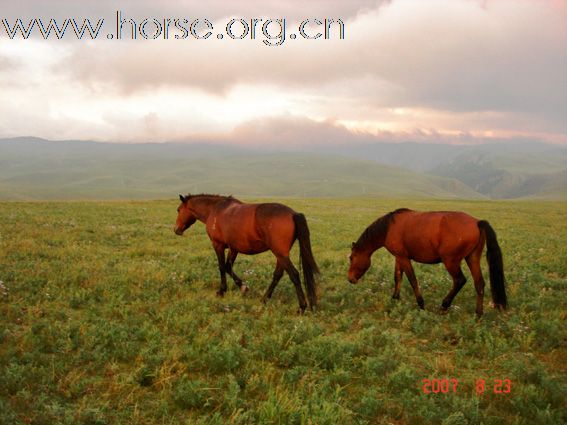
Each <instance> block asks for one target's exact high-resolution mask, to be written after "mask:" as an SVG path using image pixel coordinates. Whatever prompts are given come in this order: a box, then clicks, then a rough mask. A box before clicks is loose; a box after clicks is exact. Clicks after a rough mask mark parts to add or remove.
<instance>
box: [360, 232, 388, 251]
mask: <svg viewBox="0 0 567 425" xmlns="http://www.w3.org/2000/svg"><path fill="white" fill-rule="evenodd" d="M386 234H387V232H385V233H383V234H378V235H374V236H373V237H369V238H368V239H367V240H366V241H365V242H364V244H363V249H364V250H365V251H367V252H368V253H369V254H370V255H372V254H373V253H374V252H375V251H376V250H378V249H380V248H382V247H383V246H384V243H385V241H386Z"/></svg>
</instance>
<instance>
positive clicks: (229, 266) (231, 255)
mask: <svg viewBox="0 0 567 425" xmlns="http://www.w3.org/2000/svg"><path fill="white" fill-rule="evenodd" d="M237 255H238V251H235V250H233V249H229V251H228V259H227V260H226V272H227V273H228V274H229V275H230V276H231V277H232V280H234V283H235V284H236V286H238V287H239V288H240V292H242V293H243V294H244V293H245V292H247V291H248V286H246V284H243V283H242V279H240V278H239V277H238V276H237V275H236V273H234V269H233V266H234V262H235V261H236V256H237Z"/></svg>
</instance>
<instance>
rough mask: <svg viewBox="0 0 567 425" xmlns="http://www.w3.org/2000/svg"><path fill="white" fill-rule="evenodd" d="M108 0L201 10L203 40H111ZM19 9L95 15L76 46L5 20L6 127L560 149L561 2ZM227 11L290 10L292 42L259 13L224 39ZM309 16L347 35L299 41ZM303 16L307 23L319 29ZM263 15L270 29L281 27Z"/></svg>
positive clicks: (0, 70)
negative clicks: (268, 37) (94, 32)
mask: <svg viewBox="0 0 567 425" xmlns="http://www.w3.org/2000/svg"><path fill="white" fill-rule="evenodd" d="M117 10H120V11H121V12H122V16H123V18H124V19H130V18H131V19H135V20H136V22H137V23H140V22H142V21H143V19H144V18H149V19H150V20H151V19H153V18H155V19H157V20H158V21H163V20H164V19H167V18H170V19H172V20H173V19H175V18H180V19H183V18H186V19H188V20H189V21H191V20H193V19H196V18H201V19H204V18H206V19H208V20H209V21H210V22H211V23H212V25H213V27H214V30H213V31H212V36H211V37H209V38H208V39H206V40H197V39H194V38H191V37H187V38H185V39H175V38H174V36H173V32H172V33H171V34H170V36H169V39H167V40H166V39H163V38H164V37H163V33H162V34H161V35H160V36H159V38H158V39H156V40H152V39H147V40H146V39H143V37H142V36H141V35H140V34H138V38H137V39H136V40H127V39H124V38H127V37H124V35H126V36H128V35H129V33H128V29H126V31H123V39H122V40H116V39H115V38H114V39H108V37H107V35H108V34H110V33H113V32H114V33H115V26H116V25H115V20H116V16H115V14H116V11H117ZM17 18H21V19H22V20H23V21H24V23H26V25H27V23H28V22H29V20H30V19H34V18H42V19H43V20H44V21H45V22H48V21H49V19H50V18H56V19H59V20H60V22H62V21H63V20H64V19H66V18H75V19H76V20H77V21H80V22H82V20H83V19H84V18H90V19H91V20H92V21H93V22H96V21H97V20H98V19H100V18H104V19H105V22H104V26H103V27H102V30H101V35H100V36H99V38H98V39H96V40H80V41H77V40H74V39H73V38H74V37H75V36H74V34H73V32H72V31H71V30H70V29H68V31H67V32H66V34H65V37H63V39H61V40H58V39H56V38H54V37H53V36H52V37H51V38H49V39H48V40H44V39H42V38H41V36H40V35H39V33H38V32H37V31H36V32H35V33H33V34H34V35H32V36H31V37H30V38H29V39H26V40H23V39H21V37H18V36H16V37H15V38H14V39H10V38H9V37H8V35H7V33H6V30H5V24H4V23H2V24H0V90H1V91H0V100H1V102H0V138H4V137H16V136H36V137H43V138H47V139H55V140H61V139H83V140H98V141H105V142H166V141H183V142H193V141H199V142H201V141H210V142H222V143H233V144H243V145H262V144H265V145H278V146H279V145H286V146H301V145H309V144H316V143H319V144H324V143H353V142H356V141H360V140H365V141H386V142H402V141H417V142H432V143H484V142H505V141H509V140H514V141H515V140H537V141H543V142H549V143H559V144H567V1H565V0H354V1H349V2H345V1H342V0H330V1H323V0H315V1H296V0H289V1H287V2H281V1H275V0H263V1H256V0H243V1H238V2H235V1H220V0H216V1H214V0H213V1H208V2H203V1H189V0H177V1H161V2H155V1H148V0H137V1H134V0H131V1H118V2H117V1H110V0H102V1H97V2H86V1H85V2H76V1H64V0H55V1H50V2H45V1H41V0H33V1H26V0H22V1H19V2H10V4H9V5H8V6H4V5H2V7H1V8H0V19H6V21H7V22H8V23H9V24H10V25H13V24H14V23H15V21H16V19H17ZM233 18H237V19H240V18H242V19H245V20H250V19H251V18H257V19H263V21H262V22H265V21H266V20H267V19H278V18H285V19H286V39H285V40H284V41H283V43H282V44H281V45H279V46H267V45H266V44H265V43H264V40H265V38H264V36H263V35H262V33H261V25H262V22H260V24H259V25H258V27H257V37H256V39H255V40H252V39H250V34H249V35H248V37H246V38H244V39H241V40H240V39H234V40H233V39H230V38H229V37H228V36H227V35H226V32H225V29H224V28H225V25H226V24H227V23H228V22H229V21H230V20H231V19H233ZM307 18H310V19H314V18H319V19H321V20H322V19H325V18H334V19H341V20H342V22H343V23H344V39H340V38H339V34H338V25H335V26H334V27H332V31H331V34H330V38H329V39H327V40H325V39H324V38H323V37H320V38H318V39H314V40H308V39H303V38H302V37H301V36H299V34H300V33H299V30H298V26H299V23H300V22H301V21H302V20H304V19H307ZM310 22H311V23H310V24H309V25H308V26H306V28H307V30H306V31H307V33H308V34H316V33H317V31H319V27H316V26H315V25H314V24H313V21H310ZM270 25H271V26H270V27H269V28H270V29H271V34H277V32H278V31H277V30H278V29H279V27H278V24H277V22H274V23H272V24H270ZM126 28H129V27H126ZM146 28H149V30H148V32H149V33H150V34H151V33H152V28H157V27H156V26H153V27H152V24H149V25H148V26H147V27H146ZM233 28H234V29H235V30H234V32H235V33H238V32H239V30H240V31H241V30H242V27H241V26H239V25H238V23H236V24H235V25H234V26H233ZM36 30H37V28H36ZM201 30H202V28H201ZM155 31H157V29H156V30H155ZM333 31H334V32H333ZM204 33H205V31H204V30H203V31H202V32H200V34H204ZM219 33H223V34H224V38H223V39H218V38H217V37H216V35H217V34H219ZM291 34H294V35H296V36H297V37H296V38H295V39H292V38H291Z"/></svg>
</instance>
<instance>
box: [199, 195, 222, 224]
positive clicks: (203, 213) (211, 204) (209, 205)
mask: <svg viewBox="0 0 567 425" xmlns="http://www.w3.org/2000/svg"><path fill="white" fill-rule="evenodd" d="M224 200H225V198H220V197H219V198H208V197H207V198H205V197H203V198H199V199H195V200H193V202H191V210H192V211H193V212H194V213H195V216H196V217H197V220H199V221H201V222H203V223H205V222H206V221H207V219H208V218H209V215H210V214H211V211H212V210H213V208H215V207H216V206H217V205H218V204H219V203H220V202H222V201H224Z"/></svg>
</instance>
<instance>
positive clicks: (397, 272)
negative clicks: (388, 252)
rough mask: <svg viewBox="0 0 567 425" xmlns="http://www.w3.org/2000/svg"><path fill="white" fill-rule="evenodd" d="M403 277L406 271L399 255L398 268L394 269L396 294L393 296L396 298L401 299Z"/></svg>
mask: <svg viewBox="0 0 567 425" xmlns="http://www.w3.org/2000/svg"><path fill="white" fill-rule="evenodd" d="M403 277H404V272H403V271H402V266H401V265H400V260H398V257H396V268H395V270H394V295H392V298H393V299H395V300H399V299H400V287H401V286H402V279H403Z"/></svg>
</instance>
